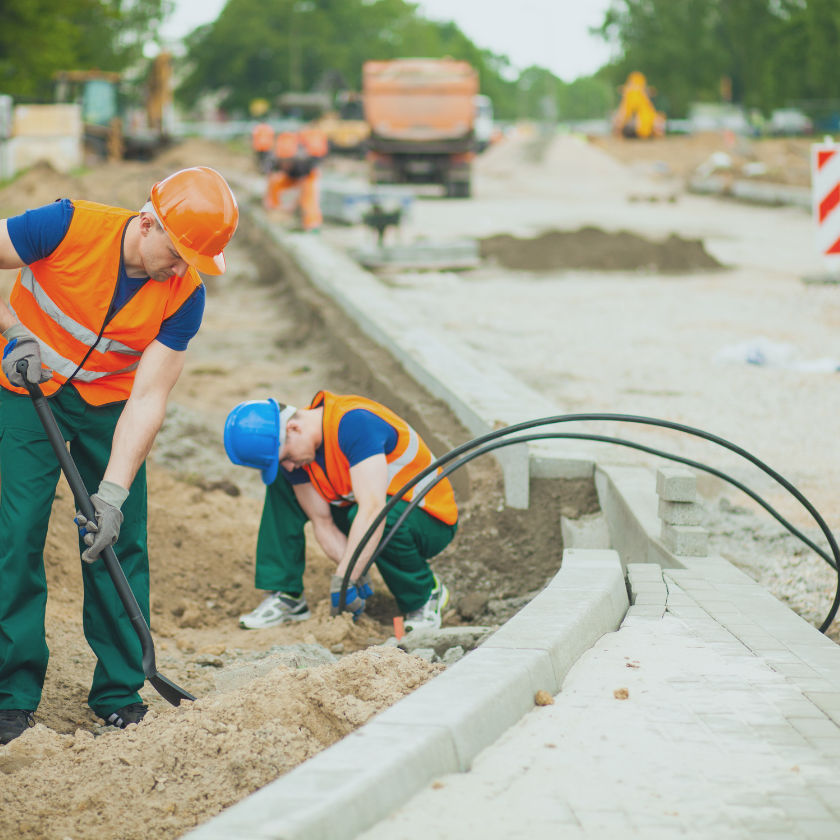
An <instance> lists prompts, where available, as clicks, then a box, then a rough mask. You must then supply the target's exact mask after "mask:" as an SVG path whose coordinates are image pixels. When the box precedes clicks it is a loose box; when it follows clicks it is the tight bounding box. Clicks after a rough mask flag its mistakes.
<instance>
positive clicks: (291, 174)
mask: <svg viewBox="0 0 840 840" xmlns="http://www.w3.org/2000/svg"><path fill="white" fill-rule="evenodd" d="M327 151H328V143H327V138H326V135H325V134H324V132H323V131H321V130H320V129H317V128H305V129H302V130H301V131H298V132H294V131H283V132H281V133H280V134H278V135H277V138H276V140H275V141H274V164H273V168H274V171H273V172H271V174H270V175H269V176H268V189H267V191H266V196H265V206H266V207H267V208H268V209H269V210H274V209H277V208H279V207H281V205H282V195H283V193H284V192H286V190H289V189H296V190H298V193H299V194H298V200H297V205H296V208H297V209H299V211H300V214H301V225H302V227H303V229H304V230H308V231H317V230H318V229H319V228H320V227H321V222H322V221H323V217H322V216H321V204H320V196H319V194H318V190H319V185H318V179H319V174H318V166H319V165H320V163H321V161H322V160H323V159H324V158H325V157H326V154H327Z"/></svg>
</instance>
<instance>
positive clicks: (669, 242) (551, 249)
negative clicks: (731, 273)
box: [480, 227, 722, 274]
mask: <svg viewBox="0 0 840 840" xmlns="http://www.w3.org/2000/svg"><path fill="white" fill-rule="evenodd" d="M480 250H481V256H482V258H483V259H493V260H496V261H497V262H498V263H499V264H501V265H502V266H504V267H505V268H512V269H516V270H521V271H553V270H557V269H592V270H598V271H650V272H659V273H663V274H679V273H683V272H689V271H703V270H708V269H716V268H722V266H721V264H720V263H719V262H718V261H717V260H716V259H715V258H714V257H713V256H711V255H710V254H709V253H708V252H707V251H706V249H705V247H704V245H703V243H702V242H701V241H700V240H699V239H683V238H682V237H680V236H677V235H676V234H671V236H669V237H668V238H667V239H666V240H665V241H664V242H653V241H651V240H649V239H645V238H644V237H642V236H638V235H637V234H635V233H628V232H627V231H620V232H619V233H607V232H606V231H604V230H601V229H600V228H596V227H584V228H581V229H580V230H576V231H560V230H550V231H546V232H545V233H542V234H540V235H539V236H537V237H534V238H533V239H519V238H518V237H516V236H511V235H510V234H507V233H504V234H499V235H497V236H490V237H487V238H486V239H482V240H481V244H480Z"/></svg>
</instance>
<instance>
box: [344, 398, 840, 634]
mask: <svg viewBox="0 0 840 840" xmlns="http://www.w3.org/2000/svg"><path fill="white" fill-rule="evenodd" d="M591 420H599V421H604V420H606V421H615V422H622V423H637V424H642V425H649V426H659V427H662V428H667V429H673V430H675V431H679V432H683V433H685V434H689V435H693V436H695V437H700V438H703V439H704V440H708V441H710V442H712V443H715V444H717V445H719V446H722V447H724V448H725V449H729V450H730V451H732V452H734V453H735V454H737V455H739V456H741V457H742V458H745V459H746V460H748V461H750V462H751V463H753V464H754V465H755V466H757V467H758V468H759V469H761V470H762V471H763V472H765V473H766V474H767V475H769V476H770V477H771V478H773V479H774V480H775V481H776V482H777V483H779V484H780V485H781V486H782V487H784V488H785V489H786V490H787V491H788V492H789V493H790V494H791V495H793V496H794V498H796V499H797V501H798V502H800V504H802V506H803V507H804V508H805V509H806V510H807V511H808V513H809V514H810V515H811V516H812V517H813V518H814V520H815V521H816V523H817V525H818V526H819V528H820V529H821V530H822V532H823V534H824V535H825V537H826V540H827V541H828V544H829V547H830V548H831V555H829V554H828V553H826V552H825V551H824V550H822V549H820V548H819V547H818V546H817V545H815V544H814V542H813V541H812V540H810V539H809V538H808V537H806V536H805V535H804V534H803V533H802V532H800V531H799V530H798V529H796V528H795V527H794V526H793V525H792V524H791V523H790V522H788V521H787V520H786V519H784V517H782V516H781V514H779V513H778V512H777V511H776V510H775V509H774V508H772V507H771V506H770V505H769V504H768V503H767V502H766V501H765V500H764V499H762V498H761V497H760V496H759V495H758V494H757V493H755V492H753V491H752V490H750V489H749V488H748V487H746V486H745V485H743V484H742V483H741V482H739V481H737V480H736V479H734V478H732V477H731V476H729V475H727V474H726V473H724V472H722V471H720V470H717V469H715V468H714V467H709V466H707V465H705V464H702V463H700V462H698V461H693V460H691V459H688V458H683V457H682V456H679V455H674V454H672V453H667V452H663V451H661V450H658V449H654V448H653V447H649V446H646V445H644V444H640V443H635V442H633V441H627V440H623V439H622V438H613V437H607V436H604V435H593V434H584V433H560V432H556V433H539V434H533V435H521V436H518V437H516V438H513V439H510V440H504V441H500V440H499V438H502V437H507V436H509V435H512V434H514V433H515V432H520V431H525V430H527V429H532V428H534V427H537V426H547V425H552V424H555V423H568V422H575V421H591ZM550 438H566V439H578V440H594V441H599V442H604V443H613V444H617V445H620V446H628V447H631V448H633V449H638V450H641V451H643V452H648V453H650V454H653V455H657V456H660V457H663V458H666V459H668V460H672V461H678V462H680V463H684V464H687V465H689V466H693V467H695V468H697V469H700V470H703V471H705V472H708V473H711V474H712V475H716V476H717V477H719V478H722V479H723V480H724V481H727V482H729V483H730V484H732V485H733V486H735V487H737V488H738V489H739V490H742V491H743V492H744V493H746V494H747V495H748V496H750V497H751V498H752V499H753V500H755V501H756V502H758V504H760V505H761V506H762V507H763V508H764V509H765V510H767V511H768V512H769V513H770V514H771V515H772V516H773V517H774V518H775V519H776V520H777V521H778V522H779V523H781V524H782V525H783V526H784V527H785V528H786V529H787V530H788V531H790V533H791V534H793V535H794V536H796V537H797V538H798V539H800V540H802V541H803V542H804V543H805V544H806V545H807V546H808V547H809V548H811V549H812V550H813V551H815V552H816V553H817V554H818V555H819V556H820V557H822V558H823V559H824V560H825V561H826V562H827V563H828V564H829V565H830V566H831V567H832V568H833V569H834V570H835V571H836V572H837V573H838V574H837V587H836V590H835V595H834V600H833V603H832V605H831V608H830V610H829V612H828V615H827V616H826V618H825V620H824V621H823V623H822V625H821V626H820V628H819V630H820V632H821V633H825V631H826V630H827V629H828V628H829V627H830V626H831V623H832V622H833V621H834V617H835V615H836V614H837V610H838V607H840V549H838V546H837V542H836V540H835V539H834V535H833V534H832V533H831V530H830V529H829V527H828V525H827V524H826V522H825V520H824V519H823V517H822V516H821V515H820V513H819V511H817V509H816V508H815V507H814V506H813V505H812V504H811V502H810V501H808V499H807V498H805V496H804V495H803V494H802V493H801V492H800V491H799V490H798V489H797V488H796V487H794V485H793V484H791V483H790V482H789V481H788V480H787V479H785V478H784V477H783V476H782V475H780V474H779V473H778V472H776V471H775V470H774V469H773V468H772V467H770V466H768V465H767V464H765V463H764V462H763V461H761V460H760V459H759V458H757V457H756V456H755V455H753V454H752V453H750V452H748V451H747V450H746V449H743V448H742V447H740V446H738V445H737V444H734V443H732V442H730V441H728V440H726V439H725V438H722V437H719V436H717V435H714V434H712V433H711V432H706V431H703V430H702V429H696V428H694V427H692V426H686V425H684V424H682V423H674V422H672V421H670V420H661V419H658V418H653V417H644V416H639V415H633V414H601V413H595V414H560V415H555V416H552V417H542V418H538V419H536V420H527V421H525V422H522V423H517V424H514V425H511V426H506V427H504V428H502V429H497V430H495V431H492V432H488V433H487V434H485V435H482V436H480V437H477V438H474V439H473V440H471V441H468V442H467V443H464V444H461V445H460V446H457V447H455V448H454V449H452V450H450V451H449V452H447V453H446V454H445V455H443V456H441V457H440V458H438V459H437V460H436V461H434V462H433V463H431V464H430V465H429V466H428V467H426V468H425V469H424V470H422V471H421V472H420V473H418V474H417V475H416V476H414V478H412V479H411V480H410V481H408V482H406V483H405V484H404V485H403V486H402V487H401V488H400V489H399V490H398V491H397V492H396V493H395V494H394V495H393V496H392V497H391V498H390V499H389V500H388V502H387V503H386V504H385V505H384V507H383V508H382V510H381V511H380V512H379V514H377V516H376V518H375V519H374V520H373V522H372V523H371V524H370V527H369V528H368V530H367V531H366V532H365V533H364V535H363V536H362V538H361V540H360V541H359V544H358V545H357V546H356V549H355V550H354V552H353V555H352V556H351V558H350V562H349V564H348V567H347V570H346V571H345V573H344V578H343V580H342V585H341V592H340V596H339V604H340V609H341V608H343V607H344V602H345V594H346V590H347V586H348V585H349V581H350V576H351V575H352V572H353V569H354V568H355V565H356V562H357V561H358V558H359V555H360V554H361V552H362V551H363V550H364V547H365V546H366V545H367V543H368V541H369V540H370V539H371V537H372V536H373V534H374V532H375V531H376V529H377V528H378V527H379V525H380V523H381V522H382V520H383V519H384V518H385V517H386V516H387V514H388V512H389V511H390V510H391V509H392V508H393V507H394V505H396V504H397V502H399V501H400V500H401V499H402V497H403V496H404V495H405V494H406V493H407V492H408V491H409V490H411V489H412V487H414V486H415V485H416V484H418V483H419V482H420V481H422V480H423V479H424V478H426V477H427V476H428V475H430V474H431V473H432V472H434V471H436V470H437V469H438V468H440V467H442V466H443V465H444V464H447V463H449V462H450V461H454V460H455V459H456V458H457V459H458V460H457V461H455V463H453V464H451V465H450V466H449V467H447V468H446V470H442V471H441V474H440V475H438V476H436V478H435V480H434V481H433V482H431V483H430V484H428V485H427V486H424V488H423V492H422V493H419V494H418V495H417V496H416V497H415V498H414V499H412V501H411V502H410V503H409V505H407V507H406V509H405V510H404V511H403V512H402V514H401V515H400V517H399V518H398V519H397V521H396V522H395V523H394V526H393V527H392V528H391V529H390V530H389V532H388V534H387V535H386V536H385V537H384V538H383V539H382V540H381V541H380V544H379V545H378V546H377V550H376V551H375V552H374V553H373V554H372V555H371V557H370V559H369V560H368V562H367V563H366V564H365V568H364V570H363V571H364V572H366V571H367V570H368V569H369V568H370V566H371V565H372V564H373V563H374V562H375V560H376V558H377V557H378V556H379V554H380V553H381V551H382V549H383V548H384V547H385V546H386V545H387V544H388V542H389V541H390V539H391V537H392V535H393V534H394V533H396V531H397V529H398V528H399V527H400V526H401V525H402V523H403V522H404V521H405V519H406V517H407V516H408V514H409V513H410V512H411V511H412V510H414V508H416V507H417V505H418V504H420V501H421V500H422V498H423V496H425V494H426V493H427V492H428V491H429V490H430V489H431V488H432V487H434V485H435V484H437V482H438V481H441V480H443V478H445V477H446V476H448V475H450V474H451V473H453V472H454V471H455V470H457V469H459V468H460V467H462V466H464V464H466V463H468V462H469V461H471V460H473V458H477V457H479V456H480V455H483V454H486V453H487V452H490V451H492V450H494V449H497V448H500V447H503V446H512V445H514V444H517V443H526V442H528V441H530V440H540V439H550ZM469 450H475V451H473V452H470V451H469ZM462 453H468V454H466V455H463V457H459V456H461V455H462Z"/></svg>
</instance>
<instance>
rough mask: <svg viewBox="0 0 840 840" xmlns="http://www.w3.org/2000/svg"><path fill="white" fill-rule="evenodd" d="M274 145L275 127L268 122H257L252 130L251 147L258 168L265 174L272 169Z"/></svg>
mask: <svg viewBox="0 0 840 840" xmlns="http://www.w3.org/2000/svg"><path fill="white" fill-rule="evenodd" d="M273 147H274V129H273V128H272V127H271V126H270V125H269V124H268V123H266V122H261V123H257V124H256V125H255V126H254V128H253V129H252V130H251V148H252V149H253V150H254V157H255V158H256V161H257V169H259V171H260V172H262V173H263V174H264V175H267V174H268V173H269V172H270V171H271V151H272V148H273Z"/></svg>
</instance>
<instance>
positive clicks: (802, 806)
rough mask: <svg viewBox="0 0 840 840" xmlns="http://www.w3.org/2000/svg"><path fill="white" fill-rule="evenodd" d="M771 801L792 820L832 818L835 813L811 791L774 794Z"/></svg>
mask: <svg viewBox="0 0 840 840" xmlns="http://www.w3.org/2000/svg"><path fill="white" fill-rule="evenodd" d="M770 801H771V802H772V804H773V805H775V806H776V807H778V808H781V809H782V810H783V811H784V812H785V813H786V814H787V815H788V816H789V817H790V818H791V819H792V820H795V821H797V822H798V821H799V820H802V819H805V820H830V819H832V817H833V815H832V814H831V812H830V811H829V810H828V809H827V808H826V807H825V805H823V804H822V802H820V801H819V800H818V799H815V798H814V796H813V795H812V794H811V793H810V792H809V793H808V794H807V795H805V794H803V795H800V796H796V795H793V794H789V795H785V794H772V795H771V796H770ZM838 828H840V826H838Z"/></svg>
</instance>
